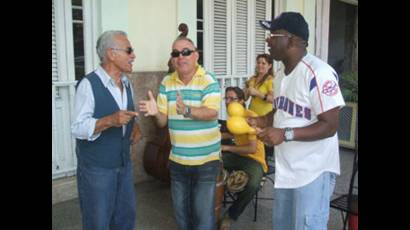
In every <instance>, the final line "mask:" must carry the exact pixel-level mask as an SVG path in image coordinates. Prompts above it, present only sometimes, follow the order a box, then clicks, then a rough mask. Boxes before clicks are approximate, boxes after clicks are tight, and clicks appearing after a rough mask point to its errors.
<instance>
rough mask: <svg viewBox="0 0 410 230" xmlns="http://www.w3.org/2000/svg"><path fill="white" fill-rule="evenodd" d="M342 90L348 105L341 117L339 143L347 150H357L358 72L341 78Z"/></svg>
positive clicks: (345, 73)
mask: <svg viewBox="0 0 410 230" xmlns="http://www.w3.org/2000/svg"><path fill="white" fill-rule="evenodd" d="M340 89H341V91H342V95H343V98H344V100H345V102H346V105H345V107H344V108H342V110H341V111H340V115H339V129H338V134H339V135H338V136H339V143H340V145H341V146H343V147H346V148H352V149H354V148H356V142H355V141H356V139H357V129H356V127H357V103H358V75H357V72H353V71H348V72H344V73H343V74H342V75H341V77H340Z"/></svg>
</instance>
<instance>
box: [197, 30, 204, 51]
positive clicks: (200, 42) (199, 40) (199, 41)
mask: <svg viewBox="0 0 410 230" xmlns="http://www.w3.org/2000/svg"><path fill="white" fill-rule="evenodd" d="M203 36H204V34H203V33H202V32H197V33H196V39H197V45H198V47H197V48H198V49H199V50H203V49H204V42H203V40H202V38H203Z"/></svg>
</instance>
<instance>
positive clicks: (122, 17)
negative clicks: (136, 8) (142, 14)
mask: <svg viewBox="0 0 410 230" xmlns="http://www.w3.org/2000/svg"><path fill="white" fill-rule="evenodd" d="M129 2H133V1H132V0H130V1H129V0H115V1H113V0H101V27H102V31H106V30H123V31H125V32H128V28H129V27H128V23H129V17H128V6H129Z"/></svg>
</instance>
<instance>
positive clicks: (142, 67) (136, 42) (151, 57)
mask: <svg viewBox="0 0 410 230" xmlns="http://www.w3.org/2000/svg"><path fill="white" fill-rule="evenodd" d="M176 7H177V3H176V0H166V1H164V0H149V1H147V0H132V1H131V0H130V1H129V8H128V14H129V30H128V35H129V39H130V42H131V44H132V46H133V47H134V48H135V55H136V59H135V62H134V65H133V66H134V68H133V70H134V71H136V72H140V71H166V70H168V65H167V64H168V59H169V57H170V53H171V45H172V42H173V40H174V39H175V38H176V37H177V35H178V28H177V27H178V24H177V15H176V12H177V8H176Z"/></svg>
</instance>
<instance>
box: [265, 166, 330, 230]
mask: <svg viewBox="0 0 410 230" xmlns="http://www.w3.org/2000/svg"><path fill="white" fill-rule="evenodd" d="M335 184H336V174H335V173H332V172H323V173H322V174H321V175H320V176H319V177H318V178H316V179H315V180H314V181H312V182H311V183H309V184H307V185H305V186H303V187H300V188H296V189H275V192H274V198H275V201H274V205H273V229H274V230H279V229H280V230H326V229H327V222H328V220H329V206H330V197H331V195H332V193H333V190H334V188H335Z"/></svg>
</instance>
